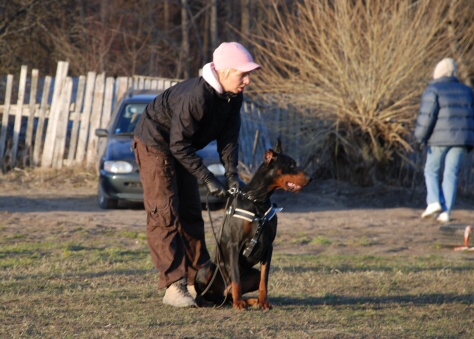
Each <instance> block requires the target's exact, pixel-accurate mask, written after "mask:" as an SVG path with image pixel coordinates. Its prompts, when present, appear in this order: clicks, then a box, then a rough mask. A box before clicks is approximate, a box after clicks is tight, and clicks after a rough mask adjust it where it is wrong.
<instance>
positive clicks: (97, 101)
mask: <svg viewBox="0 0 474 339" xmlns="http://www.w3.org/2000/svg"><path fill="white" fill-rule="evenodd" d="M67 72H68V63H67V62H59V63H58V67H57V72H56V76H55V77H54V78H53V77H51V76H46V77H44V78H40V77H39V71H38V70H36V69H33V70H32V71H31V76H30V77H28V68H27V66H23V67H21V71H20V76H19V79H18V81H14V76H13V75H11V74H10V75H8V76H7V77H6V81H5V83H4V84H3V85H4V86H3V87H4V89H3V90H4V93H5V94H4V104H3V105H1V106H0V115H1V116H2V118H1V129H0V167H1V169H2V171H3V172H5V171H8V170H10V169H12V168H15V167H27V166H32V167H43V168H55V169H60V168H62V167H87V168H96V167H97V166H96V165H97V162H98V151H97V148H98V138H97V137H96V136H95V129H96V128H105V127H106V126H107V124H108V122H109V120H110V117H111V114H112V112H113V110H114V107H115V104H116V102H117V101H118V100H120V98H121V97H123V96H124V95H126V94H127V93H128V91H130V90H131V89H156V90H162V89H166V88H168V87H169V86H171V85H173V84H175V83H177V82H179V81H180V80H178V79H164V78H152V77H145V76H134V77H116V78H114V77H106V76H105V74H104V73H101V74H96V73H95V72H88V73H87V75H83V76H79V77H78V78H76V79H73V78H71V77H68V76H67ZM14 83H15V84H18V86H17V87H14ZM1 88H2V84H1V83H0V89H1ZM3 90H2V92H3ZM0 97H1V94H0ZM15 98H16V104H13V103H12V102H13V100H14V99H15ZM0 103H1V101H0ZM241 114H242V128H241V133H240V140H239V144H240V151H239V154H240V155H239V157H240V161H241V163H240V165H241V166H240V167H241V169H242V170H243V172H247V173H248V174H251V173H252V172H253V171H254V170H255V169H256V167H257V166H258V165H259V164H260V163H261V162H262V158H263V154H264V152H265V151H266V150H267V149H268V148H271V147H272V146H273V145H274V144H275V142H276V139H277V138H280V139H281V140H282V142H283V145H284V146H285V149H287V150H291V155H292V157H294V158H295V160H296V161H297V163H298V164H299V165H303V164H307V163H308V158H307V157H308V156H309V155H310V153H311V152H308V151H307V150H306V152H300V153H297V151H298V150H301V149H302V148H303V147H302V146H303V145H302V144H301V143H302V142H303V141H302V140H301V139H300V138H299V136H300V135H301V130H302V129H303V128H304V127H305V124H304V121H303V120H302V119H303V118H302V116H301V115H300V114H297V113H294V112H291V111H288V110H283V109H280V108H278V107H262V106H258V105H257V104H256V103H254V102H251V101H246V102H244V105H243V106H242V110H241ZM306 127H307V126H306ZM473 154H474V151H473V152H471V153H470V154H469V155H468V156H467V157H465V159H464V161H463V166H462V170H461V173H460V176H459V185H460V188H461V190H462V191H463V192H466V193H468V192H474V172H473V156H474V155H473ZM423 162H424V157H422V156H419V155H417V154H414V158H413V159H412V162H411V164H405V165H403V166H405V167H406V170H404V169H400V171H399V172H400V173H404V172H405V173H407V176H408V175H410V176H413V178H415V176H414V175H413V173H418V174H420V173H421V172H422V168H423ZM413 163H414V164H415V165H414V167H413ZM309 167H311V166H309ZM313 169H314V168H307V170H308V171H310V172H311V170H313ZM417 177H418V178H419V177H420V175H418V176H417ZM405 182H406V180H405ZM422 184H423V183H422V182H420V180H419V179H417V180H416V182H415V179H413V184H412V186H415V185H422Z"/></svg>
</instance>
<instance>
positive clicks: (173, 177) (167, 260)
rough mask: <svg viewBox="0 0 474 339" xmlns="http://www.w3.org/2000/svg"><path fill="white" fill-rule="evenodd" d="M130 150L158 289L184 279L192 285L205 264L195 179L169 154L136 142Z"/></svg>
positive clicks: (205, 249)
mask: <svg viewBox="0 0 474 339" xmlns="http://www.w3.org/2000/svg"><path fill="white" fill-rule="evenodd" d="M132 147H133V149H134V153H135V159H136V161H137V164H138V168H139V170H140V180H141V182H142V185H143V193H144V196H143V197H144V205H145V210H146V213H147V226H146V236H147V242H148V247H149V249H150V255H151V258H152V260H153V264H154V265H155V268H156V269H158V270H159V271H160V279H159V281H158V288H164V287H168V286H169V285H171V284H172V283H174V282H175V281H177V280H179V279H181V278H183V277H186V276H187V279H188V284H189V285H192V284H193V283H194V277H195V276H196V272H197V270H198V269H199V268H201V266H202V265H204V263H205V262H206V261H207V260H209V253H208V251H207V248H206V242H205V239H204V220H203V219H202V210H201V201H200V198H199V188H198V182H197V179H196V178H195V177H194V176H193V175H191V174H190V173H189V172H188V171H187V170H185V169H184V168H183V167H182V166H181V164H180V163H179V162H177V161H176V160H175V159H174V158H173V156H172V155H171V154H169V153H165V152H161V151H159V150H157V149H155V148H153V147H149V146H147V145H145V144H144V143H143V142H141V141H140V140H139V139H137V138H135V139H134V140H133V144H132Z"/></svg>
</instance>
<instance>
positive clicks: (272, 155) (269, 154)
mask: <svg viewBox="0 0 474 339" xmlns="http://www.w3.org/2000/svg"><path fill="white" fill-rule="evenodd" d="M274 158H275V152H274V151H273V150H272V149H269V150H268V151H266V152H265V156H264V157H263V161H264V162H265V164H267V165H268V164H269V163H270V161H272V159H274Z"/></svg>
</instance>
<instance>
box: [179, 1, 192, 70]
mask: <svg viewBox="0 0 474 339" xmlns="http://www.w3.org/2000/svg"><path fill="white" fill-rule="evenodd" d="M187 7H188V0H181V34H182V41H181V53H180V57H179V64H178V71H177V73H178V74H177V77H179V75H180V74H181V73H182V74H183V78H184V79H189V30H188V13H187Z"/></svg>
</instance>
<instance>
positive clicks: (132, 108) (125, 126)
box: [114, 103, 147, 134]
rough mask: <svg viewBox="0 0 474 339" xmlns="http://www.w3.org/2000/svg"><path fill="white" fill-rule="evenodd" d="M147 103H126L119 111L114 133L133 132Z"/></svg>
mask: <svg viewBox="0 0 474 339" xmlns="http://www.w3.org/2000/svg"><path fill="white" fill-rule="evenodd" d="M146 105H147V104H138V103H137V104H126V105H125V106H124V107H123V109H122V111H121V112H120V113H119V114H120V116H119V119H118V121H117V124H116V125H115V128H114V134H133V131H134V130H135V126H136V124H137V122H138V118H140V114H142V112H143V110H144V109H145V107H146Z"/></svg>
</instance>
